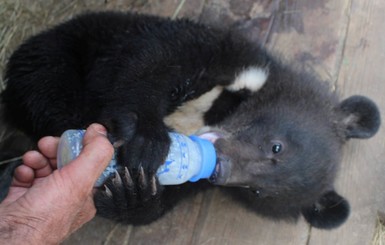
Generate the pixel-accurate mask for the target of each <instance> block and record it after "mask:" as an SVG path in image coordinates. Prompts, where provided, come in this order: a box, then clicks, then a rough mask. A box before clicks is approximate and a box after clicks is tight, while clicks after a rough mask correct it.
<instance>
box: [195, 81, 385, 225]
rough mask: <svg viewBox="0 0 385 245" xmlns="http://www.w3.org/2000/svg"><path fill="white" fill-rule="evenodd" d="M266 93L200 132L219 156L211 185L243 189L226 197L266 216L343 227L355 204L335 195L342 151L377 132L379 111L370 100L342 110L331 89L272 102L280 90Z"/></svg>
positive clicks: (354, 100) (349, 102)
mask: <svg viewBox="0 0 385 245" xmlns="http://www.w3.org/2000/svg"><path fill="white" fill-rule="evenodd" d="M267 84H269V82H268V83H267ZM266 86H267V88H263V89H262V90H261V91H260V92H257V93H255V94H254V95H251V97H250V98H248V99H247V100H246V101H245V102H243V103H241V104H240V105H239V107H238V108H237V110H236V111H235V113H234V114H232V115H231V116H230V117H228V118H226V119H225V120H224V121H223V122H220V123H219V124H218V125H216V126H215V127H209V128H206V129H205V130H203V131H202V132H201V133H204V135H205V136H206V137H211V139H212V141H213V142H215V147H216V149H217V153H218V154H217V155H218V163H217V166H216V170H215V173H214V175H213V176H212V178H211V181H212V182H213V183H215V184H218V185H223V186H234V187H238V188H225V189H227V190H228V189H230V191H231V192H233V195H235V197H236V198H235V199H236V200H246V202H244V203H245V205H247V206H248V207H250V208H252V209H253V210H255V211H257V212H259V213H261V214H262V215H266V216H270V217H273V218H288V219H294V220H296V219H297V218H298V217H299V215H300V214H301V213H302V214H303V216H304V217H305V219H306V220H307V221H308V222H309V223H310V224H312V225H313V226H315V227H318V228H323V229H331V228H335V227H337V226H339V225H340V224H342V223H343V222H344V221H345V220H346V218H347V217H348V215H349V204H348V202H347V201H346V200H345V199H344V198H343V197H341V196H340V195H339V194H337V193H336V191H335V190H334V187H333V183H334V179H335V176H336V173H337V170H338V166H339V163H340V161H341V153H342V146H343V144H344V143H345V142H346V141H347V140H348V139H350V138H369V137H371V136H373V135H374V134H375V133H376V132H377V130H378V128H379V126H380V113H379V110H378V108H377V106H376V105H375V104H374V103H373V102H372V101H371V100H369V99H368V98H366V97H363V96H352V97H350V98H347V99H346V100H343V101H342V102H339V101H338V99H337V97H336V96H335V95H333V94H331V93H330V92H325V91H326V90H325V89H324V90H323V88H321V87H320V88H314V87H313V88H312V89H310V87H312V86H309V89H310V90H307V89H306V88H305V87H306V85H304V86H303V87H302V88H301V89H296V90H294V89H293V93H294V94H292V93H288V91H286V92H282V91H281V92H277V93H276V94H272V95H271V97H270V96H266V94H267V93H268V91H270V90H274V88H272V87H270V88H269V87H268V86H269V85H266ZM283 87H285V86H283ZM264 89H266V91H263V90H264ZM283 89H287V90H291V88H290V87H285V88H283ZM298 90H301V91H300V93H301V94H296V93H295V92H294V91H298ZM315 91H316V92H315ZM323 91H324V92H323ZM208 135H209V136H208ZM239 187H242V188H239ZM225 191H226V190H225Z"/></svg>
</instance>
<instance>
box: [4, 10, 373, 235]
mask: <svg viewBox="0 0 385 245" xmlns="http://www.w3.org/2000/svg"><path fill="white" fill-rule="evenodd" d="M5 81H6V83H7V84H6V89H5V90H4V91H3V93H2V95H1V99H2V103H3V104H4V107H5V119H6V120H7V122H8V123H9V125H12V126H15V127H17V128H19V129H20V130H22V131H24V132H25V133H26V134H27V135H29V136H30V137H31V138H32V139H34V140H38V139H39V138H41V137H43V136H46V135H56V136H59V135H60V134H61V133H63V131H64V130H66V129H70V128H85V127H86V126H87V125H89V124H90V123H92V122H99V123H102V124H103V125H105V126H106V127H107V128H108V130H109V133H110V135H111V141H113V142H119V145H120V146H119V147H118V148H117V154H118V155H117V157H118V162H119V164H120V165H121V166H122V171H121V172H119V173H117V174H116V175H115V176H114V177H113V178H111V179H109V180H107V182H106V183H105V185H104V186H103V187H101V188H100V189H99V190H98V192H97V193H96V195H95V204H96V206H97V210H98V213H99V214H100V215H101V216H104V217H108V218H111V219H115V220H117V221H120V222H125V223H132V224H146V223H149V222H151V221H153V220H155V219H157V218H158V217H160V216H161V215H162V214H163V213H165V212H166V211H167V210H169V209H170V208H171V207H172V206H173V205H174V204H175V203H176V201H177V200H178V199H180V198H182V197H183V196H185V195H187V194H188V193H190V192H193V191H194V189H198V186H200V185H204V183H203V184H202V183H186V184H183V185H180V186H161V185H159V183H158V182H157V180H156V176H155V171H156V169H157V168H158V167H159V166H160V165H161V164H162V163H163V161H164V159H165V157H166V155H167V153H168V147H169V144H170V139H169V137H168V134H167V133H168V132H169V131H170V130H177V129H179V127H183V126H186V125H188V121H189V120H190V119H191V118H195V119H197V120H196V121H197V123H198V124H199V123H202V125H201V126H204V125H205V127H203V128H202V129H201V130H200V131H199V134H202V137H207V138H209V139H210V140H212V141H213V142H214V143H215V147H216V149H217V153H218V163H217V166H216V170H215V173H214V174H213V176H212V177H211V182H212V183H214V184H217V185H222V186H224V187H223V189H224V191H227V192H229V193H230V194H231V195H234V197H235V199H236V200H238V201H239V202H241V203H243V204H245V205H247V206H248V207H249V208H252V209H253V210H255V211H256V212H257V213H260V214H262V215H264V216H267V217H272V218H275V219H288V220H295V219H297V218H298V217H299V215H300V214H303V215H304V217H305V218H306V220H307V221H308V222H309V223H310V224H312V225H313V226H315V227H319V228H326V229H329V228H334V227H337V226H338V225H340V224H341V223H343V222H344V221H345V219H346V218H347V216H348V214H349V205H348V202H347V201H346V200H345V199H344V198H343V197H341V196H340V195H338V194H337V193H336V191H335V190H334V188H333V182H334V179H335V175H336V172H337V169H338V165H339V163H340V161H341V152H342V146H343V144H344V143H345V142H346V141H347V140H348V139H349V138H369V137H371V136H373V135H374V134H375V133H376V132H377V130H378V128H379V125H380V116H379V111H378V109H377V107H376V105H375V104H374V103H373V102H372V101H371V100H369V99H367V98H365V97H362V96H353V97H350V98H347V99H345V100H342V102H339V100H338V98H337V95H336V94H334V93H333V92H331V90H330V88H329V87H328V85H327V83H326V82H322V81H319V80H317V78H316V77H314V76H313V75H311V74H308V73H305V72H301V71H297V70H296V69H293V68H291V67H290V66H288V65H285V64H283V63H281V62H280V61H278V60H277V59H275V58H273V57H271V56H270V55H269V54H268V53H267V52H266V51H265V50H264V49H262V48H260V47H258V45H256V44H255V43H251V42H249V41H247V40H245V39H243V38H242V37H240V36H239V35H237V33H236V32H233V31H231V30H230V31H229V30H221V29H216V28H211V27H209V26H205V25H201V24H196V23H193V22H191V21H189V20H183V19H182V20H176V21H172V20H169V19H164V18H159V17H154V16H145V15H138V14H130V13H118V12H103V13H88V14H83V15H81V16H78V17H76V18H74V19H72V20H70V21H68V22H65V23H63V24H60V25H58V26H56V27H54V28H52V29H49V30H47V31H44V32H42V33H40V34H38V35H36V36H34V37H32V38H30V39H29V40H27V41H26V42H25V43H24V44H22V45H21V46H20V47H19V48H18V49H17V50H16V51H15V52H14V53H13V55H12V56H11V58H10V60H9V63H8V65H7V70H6V74H5ZM210 95H211V96H210ZM208 98H211V99H212V101H205V100H203V99H208ZM191 108H192V109H191ZM191 120H192V119H191ZM229 169H230V170H231V175H229V171H228V170H229ZM85 174H86V173H85ZM229 176H230V177H229ZM201 182H205V181H201Z"/></svg>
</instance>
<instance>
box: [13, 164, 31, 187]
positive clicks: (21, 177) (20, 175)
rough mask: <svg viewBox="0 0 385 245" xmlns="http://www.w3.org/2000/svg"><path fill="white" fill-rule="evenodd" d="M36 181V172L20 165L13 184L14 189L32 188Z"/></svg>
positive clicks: (16, 170)
mask: <svg viewBox="0 0 385 245" xmlns="http://www.w3.org/2000/svg"><path fill="white" fill-rule="evenodd" d="M34 179H35V172H34V171H33V169H32V168H30V167H28V166H26V165H20V166H19V167H17V168H16V169H15V172H14V174H13V179H12V184H11V186H14V187H30V186H31V185H32V182H33V180H34Z"/></svg>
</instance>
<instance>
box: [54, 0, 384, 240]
mask: <svg viewBox="0 0 385 245" xmlns="http://www.w3.org/2000/svg"><path fill="white" fill-rule="evenodd" d="M67 2H68V1H67ZM91 2H95V4H94V5H95V6H96V7H95V6H93V5H92V4H90V5H85V4H83V5H82V6H83V8H99V9H101V8H110V9H123V10H129V9H135V10H137V11H139V12H146V13H153V14H158V15H163V16H171V17H188V18H191V19H194V20H197V21H200V22H204V23H211V24H217V25H228V26H233V27H234V28H239V30H241V31H242V32H244V33H245V34H246V35H248V36H249V37H250V38H252V39H254V40H256V42H259V43H262V44H263V45H265V46H266V47H267V48H268V49H269V50H271V51H273V52H275V53H278V54H280V55H283V56H284V57H285V59H287V60H289V61H290V62H292V63H296V64H297V65H300V66H303V67H304V68H305V69H308V70H309V71H312V72H315V73H318V74H319V75H320V76H321V77H322V78H325V79H327V80H329V81H330V82H331V83H332V84H333V87H334V89H336V90H337V91H338V92H339V93H340V94H341V96H342V97H348V96H350V95H354V94H361V95H366V96H368V97H370V98H372V99H373V100H374V101H375V102H376V103H377V104H378V105H379V107H380V110H381V111H382V112H384V110H385V68H384V66H385V32H384V30H385V28H384V23H385V14H384V13H385V1H383V0H338V1H336V0H311V1H310V0H259V1H257V0H255V1H253V0H187V1H184V0H163V1H155V0H136V1H135V0H134V1H132V0H131V1H119V0H115V1H113V0H109V1H106V3H105V2H104V1H91ZM79 5H81V4H79ZM48 7H49V6H48ZM52 8H53V6H52ZM336 188H337V190H338V192H339V193H340V194H342V195H343V196H345V197H346V198H347V199H348V200H349V202H350V204H351V215H350V217H349V219H348V221H347V222H346V223H345V224H344V225H342V226H341V227H340V228H338V229H335V230H332V231H323V230H319V229H315V228H311V227H309V225H308V224H307V223H305V222H304V221H303V220H300V221H299V222H298V223H296V224H289V223H284V222H272V221H270V220H266V219H262V218H260V217H258V216H256V215H255V214H254V213H252V212H250V211H248V210H246V209H244V208H243V207H241V206H239V205H238V204H237V203H235V202H233V201H232V200H231V199H230V198H228V197H226V196H224V195H222V194H221V193H220V192H219V191H217V190H211V191H207V192H205V193H201V194H199V195H198V196H196V197H194V198H191V199H189V200H185V201H184V202H183V203H181V204H180V205H178V206H177V207H176V208H175V209H174V210H173V211H172V212H171V213H169V214H167V215H166V216H165V217H164V218H162V219H161V220H159V221H157V222H155V223H153V224H151V225H149V226H144V227H132V226H123V225H118V224H114V223H113V222H111V221H108V220H104V219H101V218H95V219H94V220H92V221H91V222H90V223H88V224H87V225H85V226H84V227H83V228H82V229H81V230H79V231H78V232H77V233H75V234H74V235H72V236H71V237H69V238H68V240H67V241H65V242H64V244H108V245H112V244H210V245H211V244H268V245H270V244H293V245H305V244H306V245H307V244H312V245H313V244H320V245H325V244H342V245H345V244H346V245H354V244H357V245H362V244H371V240H372V237H373V233H374V228H375V223H376V217H377V213H378V212H385V131H384V126H382V127H381V129H380V131H379V133H378V134H377V135H376V136H375V137H374V138H371V139H369V140H365V141H358V140H357V141H355V140H352V141H351V142H349V143H348V145H347V147H346V148H345V157H344V159H343V163H342V168H341V171H340V174H339V177H338V180H337V184H336Z"/></svg>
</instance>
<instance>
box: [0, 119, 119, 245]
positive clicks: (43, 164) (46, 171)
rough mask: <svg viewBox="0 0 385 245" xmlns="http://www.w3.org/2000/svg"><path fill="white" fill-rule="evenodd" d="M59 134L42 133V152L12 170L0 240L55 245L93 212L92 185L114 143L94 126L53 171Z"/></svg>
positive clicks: (0, 220) (0, 208) (0, 219)
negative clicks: (72, 154) (77, 150)
mask: <svg viewBox="0 0 385 245" xmlns="http://www.w3.org/2000/svg"><path fill="white" fill-rule="evenodd" d="M58 141H59V139H58V138H54V137H50V136H48V137H44V138H43V139H41V140H40V141H39V143H38V147H39V150H40V152H38V151H29V152H27V153H26V154H25V155H24V156H23V162H24V163H23V165H21V166H19V167H18V168H16V170H15V173H14V178H13V181H12V185H11V188H10V190H9V194H8V196H7V197H6V198H5V199H4V201H3V202H2V203H1V204H0V239H1V240H2V241H9V242H8V244H21V243H25V242H27V243H29V244H57V243H59V242H61V241H63V240H64V239H65V238H66V237H67V236H68V235H69V234H71V233H72V232H74V231H75V230H77V229H78V228H80V227H81V226H82V225H83V224H84V223H86V222H88V221H89V220H91V219H92V218H93V217H94V216H95V213H96V209H95V206H94V203H93V186H94V184H95V182H96V180H97V179H98V177H99V176H100V175H101V173H102V172H103V170H104V169H105V168H106V167H107V165H108V163H109V162H110V160H111V158H112V154H113V147H112V145H111V144H110V142H109V141H108V139H107V138H106V130H105V128H104V127H103V126H101V125H99V124H92V125H91V126H90V127H89V128H88V129H87V131H86V133H85V136H84V140H83V145H84V147H83V150H82V152H81V153H80V155H79V156H78V157H77V158H76V159H75V160H73V161H72V162H71V163H70V164H68V165H66V166H64V167H63V168H62V169H60V170H57V169H56V152H57V146H58Z"/></svg>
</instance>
